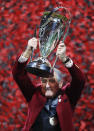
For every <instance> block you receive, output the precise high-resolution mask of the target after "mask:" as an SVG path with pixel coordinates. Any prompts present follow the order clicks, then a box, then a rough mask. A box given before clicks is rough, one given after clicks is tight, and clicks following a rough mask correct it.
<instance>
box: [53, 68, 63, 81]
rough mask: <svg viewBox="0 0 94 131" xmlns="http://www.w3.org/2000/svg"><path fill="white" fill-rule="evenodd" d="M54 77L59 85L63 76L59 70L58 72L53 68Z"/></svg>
mask: <svg viewBox="0 0 94 131" xmlns="http://www.w3.org/2000/svg"><path fill="white" fill-rule="evenodd" d="M54 76H55V77H56V79H57V81H58V83H60V82H61V81H62V79H63V74H62V72H61V71H60V70H58V69H57V68H54Z"/></svg>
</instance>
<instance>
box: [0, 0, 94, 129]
mask: <svg viewBox="0 0 94 131" xmlns="http://www.w3.org/2000/svg"><path fill="white" fill-rule="evenodd" d="M59 5H62V6H65V7H68V9H69V10H70V12H71V15H72V22H71V26H70V31H69V36H68V37H67V39H66V40H65V44H66V46H67V54H68V55H69V56H70V57H71V58H72V59H73V60H74V61H75V62H76V63H77V64H78V66H79V67H80V68H81V69H82V70H83V72H84V73H85V75H86V78H87V81H86V86H85V89H84V91H83V93H82V95H81V99H80V101H79V102H78V104H77V108H76V110H75V114H74V119H73V122H74V126H75V129H76V130H77V131H78V130H79V131H94V43H93V41H94V14H93V13H94V11H93V9H94V1H93V0H52V1H50V0H37V1H35V0H20V1H19V0H5V1H4V0H0V131H4V130H5V131H20V130H21V128H22V127H23V125H24V122H25V120H26V112H27V103H26V101H25V99H24V97H23V96H22V94H21V92H20V90H19V88H18V86H17V85H16V83H15V81H14V80H13V77H12V73H11V66H12V65H13V62H14V60H15V58H16V56H17V54H18V53H19V52H22V51H23V50H24V49H25V47H26V45H27V41H28V39H30V38H32V35H33V32H34V28H35V25H36V24H38V25H39V24H40V18H41V16H42V14H43V12H44V10H48V9H52V8H53V7H57V6H59ZM37 35H38V34H37ZM38 52H39V50H38V49H37V50H36V51H35V53H34V56H35V57H37V56H38V55H39V53H38ZM54 56H55V54H54V53H53V54H52V55H51V56H50V58H49V60H51V61H52V63H53V60H54V58H55V57H54ZM56 66H57V68H60V69H61V70H62V72H63V74H64V80H65V81H66V82H67V81H68V80H70V77H68V76H69V75H68V73H67V70H66V69H65V68H63V67H62V65H61V63H60V61H59V60H58V62H57V65H56ZM33 78H34V76H33ZM36 79H37V78H36ZM66 82H65V83H66Z"/></svg>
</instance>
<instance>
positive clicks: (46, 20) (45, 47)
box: [26, 7, 71, 77]
mask: <svg viewBox="0 0 94 131" xmlns="http://www.w3.org/2000/svg"><path fill="white" fill-rule="evenodd" d="M62 10H63V11H62ZM66 13H67V14H68V17H66ZM70 22H71V16H70V12H69V11H68V10H67V8H65V7H57V8H54V9H53V10H52V11H47V12H44V14H43V16H42V19H41V23H40V27H39V40H40V42H39V43H40V44H39V49H40V57H38V58H37V59H35V60H33V61H32V59H31V61H30V63H29V64H28V65H27V66H26V70H27V71H28V72H30V73H32V74H35V75H37V76H39V77H50V76H53V68H54V66H55V64H56V61H57V56H56V59H55V62H54V64H53V66H51V64H50V62H49V61H48V59H47V57H48V56H49V55H50V54H51V53H52V51H53V50H54V49H55V48H56V46H57V45H58V43H59V41H61V40H62V42H64V40H65V38H66V36H67V34H68V31H69V26H70ZM33 51H34V50H33ZM32 56H33V55H31V58H32Z"/></svg>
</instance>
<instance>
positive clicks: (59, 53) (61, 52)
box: [56, 41, 67, 62]
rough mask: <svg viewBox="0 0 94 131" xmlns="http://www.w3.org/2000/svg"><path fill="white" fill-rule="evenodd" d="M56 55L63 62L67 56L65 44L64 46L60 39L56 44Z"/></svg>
mask: <svg viewBox="0 0 94 131" xmlns="http://www.w3.org/2000/svg"><path fill="white" fill-rule="evenodd" d="M56 55H57V56H58V57H59V59H60V60H61V61H62V62H65V61H66V59H67V56H66V46H65V44H64V43H62V41H60V43H59V45H58V48H57V52H56Z"/></svg>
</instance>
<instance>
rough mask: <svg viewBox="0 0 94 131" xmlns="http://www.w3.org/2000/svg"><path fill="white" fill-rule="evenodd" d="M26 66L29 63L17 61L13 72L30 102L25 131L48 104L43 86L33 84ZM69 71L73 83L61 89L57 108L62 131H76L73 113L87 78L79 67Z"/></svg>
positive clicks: (27, 130) (73, 67)
mask: <svg viewBox="0 0 94 131" xmlns="http://www.w3.org/2000/svg"><path fill="white" fill-rule="evenodd" d="M26 64H27V62H25V63H19V62H18V59H17V60H16V62H15V64H14V66H13V70H12V73H13V77H14V79H15V81H16V83H17V84H18V86H19V88H20V90H21V91H22V93H23V95H24V97H25V98H26V101H27V102H28V115H27V120H26V123H25V125H24V128H23V131H29V130H30V128H31V127H32V126H33V125H34V123H35V121H36V119H37V118H38V116H39V114H40V112H41V111H42V109H43V108H44V106H45V104H46V102H47V98H46V97H45V96H43V95H42V93H41V86H38V87H36V86H35V85H33V84H32V82H31V80H30V78H29V76H28V73H27V72H26V70H25V67H26ZM68 71H69V72H70V74H71V76H72V81H71V83H68V84H67V85H66V86H64V87H62V88H61V89H60V95H59V97H58V104H57V107H56V112H57V117H58V121H59V125H60V128H61V131H74V127H73V123H72V116H73V111H74V108H75V105H76V103H77V101H78V99H79V98H80V95H81V91H82V89H83V88H84V83H85V77H84V75H83V73H82V72H81V71H80V69H79V68H78V66H76V65H75V64H73V66H72V67H71V68H68ZM45 131H46V130H45Z"/></svg>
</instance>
